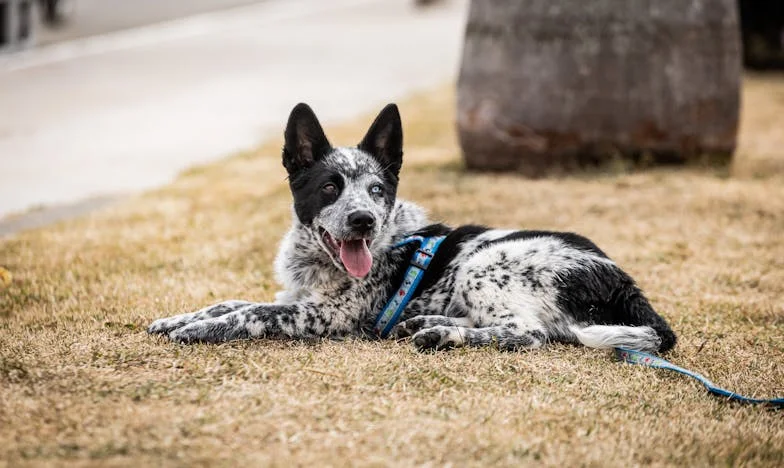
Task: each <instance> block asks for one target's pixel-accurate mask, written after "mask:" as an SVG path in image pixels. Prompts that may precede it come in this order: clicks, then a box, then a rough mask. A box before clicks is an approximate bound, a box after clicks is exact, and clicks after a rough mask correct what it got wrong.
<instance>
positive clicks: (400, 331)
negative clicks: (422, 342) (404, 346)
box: [392, 317, 421, 338]
mask: <svg viewBox="0 0 784 468" xmlns="http://www.w3.org/2000/svg"><path fill="white" fill-rule="evenodd" d="M415 318H416V317H414V318H411V319H408V320H406V321H403V322H400V323H398V324H397V325H395V328H393V329H392V335H393V336H394V337H395V338H408V337H409V336H411V335H413V334H414V333H416V332H418V331H419V329H420V328H421V327H417V326H416V325H415V324H414V319H415Z"/></svg>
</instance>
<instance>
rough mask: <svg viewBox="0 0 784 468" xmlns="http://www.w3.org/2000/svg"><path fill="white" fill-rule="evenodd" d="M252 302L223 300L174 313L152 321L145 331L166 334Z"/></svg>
mask: <svg viewBox="0 0 784 468" xmlns="http://www.w3.org/2000/svg"><path fill="white" fill-rule="evenodd" d="M252 304H253V302H248V301H224V302H220V303H218V304H213V305H211V306H208V307H205V308H203V309H201V310H198V311H196V312H190V313H187V314H180V315H174V316H171V317H166V318H162V319H158V320H156V321H154V322H153V323H152V324H151V325H150V326H149V327H148V328H147V333H150V334H153V333H161V334H166V333H169V332H171V331H173V330H176V329H178V328H182V327H184V326H185V325H188V324H189V323H193V322H198V321H200V320H206V319H211V318H215V317H220V316H222V315H225V314H228V313H230V312H234V311H235V310H239V309H242V308H243V307H247V306H249V305H252Z"/></svg>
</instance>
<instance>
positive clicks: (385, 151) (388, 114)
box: [358, 104, 403, 177]
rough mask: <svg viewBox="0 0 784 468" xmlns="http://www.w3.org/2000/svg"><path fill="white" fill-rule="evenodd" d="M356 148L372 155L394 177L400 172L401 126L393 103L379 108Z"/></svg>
mask: <svg viewBox="0 0 784 468" xmlns="http://www.w3.org/2000/svg"><path fill="white" fill-rule="evenodd" d="M358 148H359V149H361V150H362V151H364V152H366V153H369V154H371V155H372V156H374V157H375V158H376V159H377V160H378V161H379V162H380V163H381V165H382V166H383V167H384V168H386V169H387V170H388V171H389V172H390V173H392V174H394V175H395V177H397V176H398V175H399V174H400V167H401V166H402V165H403V126H402V124H401V123H400V112H398V110H397V106H396V105H395V104H387V106H386V107H384V109H382V110H381V112H380V113H379V114H378V117H376V120H374V121H373V124H372V125H371V126H370V129H369V130H368V131H367V134H366V135H365V138H363V139H362V142H361V143H360V144H359V146H358Z"/></svg>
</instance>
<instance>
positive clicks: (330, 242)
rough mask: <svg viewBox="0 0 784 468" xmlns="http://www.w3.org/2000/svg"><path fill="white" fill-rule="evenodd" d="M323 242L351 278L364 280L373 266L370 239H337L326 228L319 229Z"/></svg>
mask: <svg viewBox="0 0 784 468" xmlns="http://www.w3.org/2000/svg"><path fill="white" fill-rule="evenodd" d="M319 232H320V233H321V240H322V241H324V244H325V245H326V246H327V247H328V248H329V249H330V250H332V252H333V253H334V254H335V256H337V257H338V258H339V259H340V262H341V263H342V264H343V266H344V267H345V268H346V271H348V273H349V274H350V275H351V276H354V277H357V278H364V277H365V276H367V274H368V273H370V268H371V267H372V266H373V255H371V253H370V239H343V240H338V239H335V238H334V237H333V236H332V234H330V233H329V232H327V230H326V229H324V228H321V227H320V228H319Z"/></svg>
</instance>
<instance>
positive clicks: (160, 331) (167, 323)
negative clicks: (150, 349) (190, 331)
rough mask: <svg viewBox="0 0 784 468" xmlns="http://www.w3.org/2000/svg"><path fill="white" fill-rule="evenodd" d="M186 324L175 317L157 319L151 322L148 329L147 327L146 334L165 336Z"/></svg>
mask: <svg viewBox="0 0 784 468" xmlns="http://www.w3.org/2000/svg"><path fill="white" fill-rule="evenodd" d="M186 323H187V322H185V321H183V320H182V319H180V318H179V317H176V316H175V317H166V318H162V319H158V320H156V321H154V322H152V323H151V324H150V326H149V327H147V333H149V334H150V335H165V334H167V333H170V332H172V331H174V330H176V329H178V328H180V327H183V326H184V325H186Z"/></svg>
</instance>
